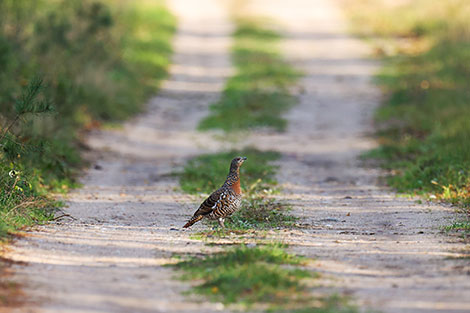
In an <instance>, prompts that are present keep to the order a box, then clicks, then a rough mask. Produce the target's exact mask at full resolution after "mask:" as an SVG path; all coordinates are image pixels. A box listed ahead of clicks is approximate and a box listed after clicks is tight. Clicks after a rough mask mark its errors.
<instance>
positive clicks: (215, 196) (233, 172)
mask: <svg viewBox="0 0 470 313" xmlns="http://www.w3.org/2000/svg"><path fill="white" fill-rule="evenodd" d="M246 159H247V158H246V157H241V156H239V157H236V158H234V159H233V160H232V162H231V163H230V171H229V173H228V175H227V179H226V180H225V182H224V184H223V185H222V187H220V188H219V189H217V190H216V191H214V192H213V193H212V194H211V195H210V196H209V197H208V198H207V199H206V200H204V201H203V202H202V203H201V205H200V206H199V208H198V209H197V211H196V212H195V213H194V215H193V217H191V219H189V221H188V222H187V223H186V224H185V225H184V226H183V228H188V227H190V226H192V225H193V224H194V223H196V222H199V221H200V220H202V219H203V218H204V217H206V218H208V219H211V220H217V221H218V223H219V225H220V227H222V228H225V225H224V222H225V218H226V217H228V216H230V215H232V214H233V213H234V212H235V211H236V210H238V208H239V207H240V203H241V201H242V190H241V187H240V166H241V165H242V164H243V162H245V161H246Z"/></svg>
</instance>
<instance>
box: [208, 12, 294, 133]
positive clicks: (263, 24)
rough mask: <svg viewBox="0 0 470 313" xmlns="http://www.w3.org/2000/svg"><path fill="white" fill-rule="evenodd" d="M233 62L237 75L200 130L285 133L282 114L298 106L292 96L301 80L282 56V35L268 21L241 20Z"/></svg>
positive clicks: (237, 22)
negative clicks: (293, 89) (291, 91)
mask: <svg viewBox="0 0 470 313" xmlns="http://www.w3.org/2000/svg"><path fill="white" fill-rule="evenodd" d="M236 24H237V29H236V31H235V33H234V35H233V36H234V40H235V44H234V46H233V48H232V59H233V62H234V65H235V67H236V74H235V75H234V76H233V77H231V78H230V79H229V80H228V81H227V83H226V86H225V89H224V92H223V94H222V97H221V99H220V100H219V101H218V102H216V103H214V104H213V105H212V106H211V113H210V115H209V116H208V117H206V118H205V119H203V120H202V121H201V123H200V124H199V128H200V129H202V130H204V129H213V128H219V129H223V130H224V131H226V132H228V131H236V130H244V129H253V128H257V127H270V128H273V129H275V130H278V131H282V130H284V129H285V127H286V125H287V124H286V120H285V119H284V118H283V117H282V114H283V113H284V112H286V111H287V110H288V109H289V108H290V107H292V105H293V104H294V103H295V98H294V97H293V96H292V95H291V93H290V92H289V87H291V86H292V85H293V84H294V83H295V82H296V80H297V78H298V77H299V73H298V72H297V71H295V70H294V69H293V68H292V67H291V66H290V65H289V64H288V63H287V62H286V61H285V60H284V59H283V57H282V56H281V54H280V52H279V48H278V43H279V40H280V38H281V37H280V35H279V33H277V32H276V31H275V30H273V29H272V28H271V27H269V26H267V25H269V22H268V21H265V20H255V19H238V20H237V21H236Z"/></svg>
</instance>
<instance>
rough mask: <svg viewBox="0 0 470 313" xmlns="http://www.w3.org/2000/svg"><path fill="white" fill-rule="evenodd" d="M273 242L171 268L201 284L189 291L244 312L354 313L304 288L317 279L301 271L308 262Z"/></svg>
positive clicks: (342, 300)
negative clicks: (238, 308)
mask: <svg viewBox="0 0 470 313" xmlns="http://www.w3.org/2000/svg"><path fill="white" fill-rule="evenodd" d="M285 248H286V246H285V245H282V244H279V243H273V244H268V245H256V246H254V247H248V246H246V245H238V246H235V247H232V248H228V249H225V250H224V251H223V252H220V253H216V254H212V255H205V256H203V257H190V258H188V259H186V260H182V261H180V262H178V263H176V264H172V265H170V266H172V267H174V268H176V269H178V270H180V271H182V272H183V274H182V275H181V276H180V278H181V279H182V280H198V281H202V282H201V283H200V284H198V285H196V286H195V287H193V289H192V290H191V293H195V294H198V295H203V296H206V297H208V298H209V299H210V300H211V301H216V302H222V303H224V304H226V305H230V304H237V305H241V306H242V307H244V308H245V309H247V308H250V307H253V306H255V305H257V306H259V307H260V308H262V309H263V310H266V312H279V313H282V312H296V313H303V312H312V313H356V312H358V310H357V309H356V308H355V307H353V306H351V305H350V304H349V303H348V300H347V299H346V298H344V297H340V296H331V297H312V296H311V295H310V294H309V288H308V287H307V285H306V284H305V282H306V281H307V280H312V279H315V278H318V277H319V275H318V274H317V273H315V272H311V271H308V270H306V269H303V268H302V266H304V265H305V264H306V262H307V259H305V258H303V257H299V256H296V255H293V254H290V253H288V252H287V251H286V250H285Z"/></svg>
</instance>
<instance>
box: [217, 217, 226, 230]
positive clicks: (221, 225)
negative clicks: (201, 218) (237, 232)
mask: <svg viewBox="0 0 470 313" xmlns="http://www.w3.org/2000/svg"><path fill="white" fill-rule="evenodd" d="M218 222H219V225H220V227H222V228H225V225H224V222H225V218H222V217H219V219H218Z"/></svg>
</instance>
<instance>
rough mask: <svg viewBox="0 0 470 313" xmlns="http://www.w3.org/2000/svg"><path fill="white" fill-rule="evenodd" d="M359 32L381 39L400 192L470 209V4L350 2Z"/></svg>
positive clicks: (382, 118)
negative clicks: (420, 195) (421, 195)
mask: <svg viewBox="0 0 470 313" xmlns="http://www.w3.org/2000/svg"><path fill="white" fill-rule="evenodd" d="M348 8H349V12H350V15H351V16H352V21H353V28H354V30H355V31H356V33H358V34H360V35H362V36H365V37H369V38H370V36H371V35H372V36H376V37H378V39H379V40H378V41H377V40H374V41H373V42H374V43H375V44H376V45H377V49H376V50H377V52H378V54H379V56H381V57H382V60H383V63H384V67H383V69H382V70H381V72H380V73H379V75H378V77H377V80H378V82H379V84H380V85H381V86H382V87H383V89H384V92H385V94H386V95H387V100H386V101H385V102H384V104H383V105H382V106H381V107H380V108H379V109H378V111H377V114H376V120H377V126H378V129H379V131H378V135H379V139H380V142H381V147H380V148H379V149H377V150H374V151H372V152H371V153H370V154H369V156H372V157H374V158H378V159H380V160H383V162H382V164H383V166H384V167H385V168H387V169H389V170H390V173H391V174H392V175H391V176H390V177H389V179H388V182H389V184H390V185H391V186H393V187H395V188H396V189H397V190H398V191H400V192H404V193H412V194H413V193H416V194H424V195H427V196H428V197H429V198H430V199H437V200H442V201H447V202H450V203H452V204H455V205H458V206H460V207H463V208H466V210H467V212H469V211H468V210H469V208H470V140H469V138H470V123H469V121H470V106H469V105H468V104H469V103H470V92H469V90H470V88H469V77H470V66H468V64H470V31H469V29H470V3H469V2H468V1H460V0H456V1H440V2H433V3H431V2H430V1H423V0H418V1H409V2H404V3H402V4H400V5H396V4H392V3H391V2H390V1H382V0H381V1H375V0H374V1H368V0H352V1H349V5H348Z"/></svg>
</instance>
